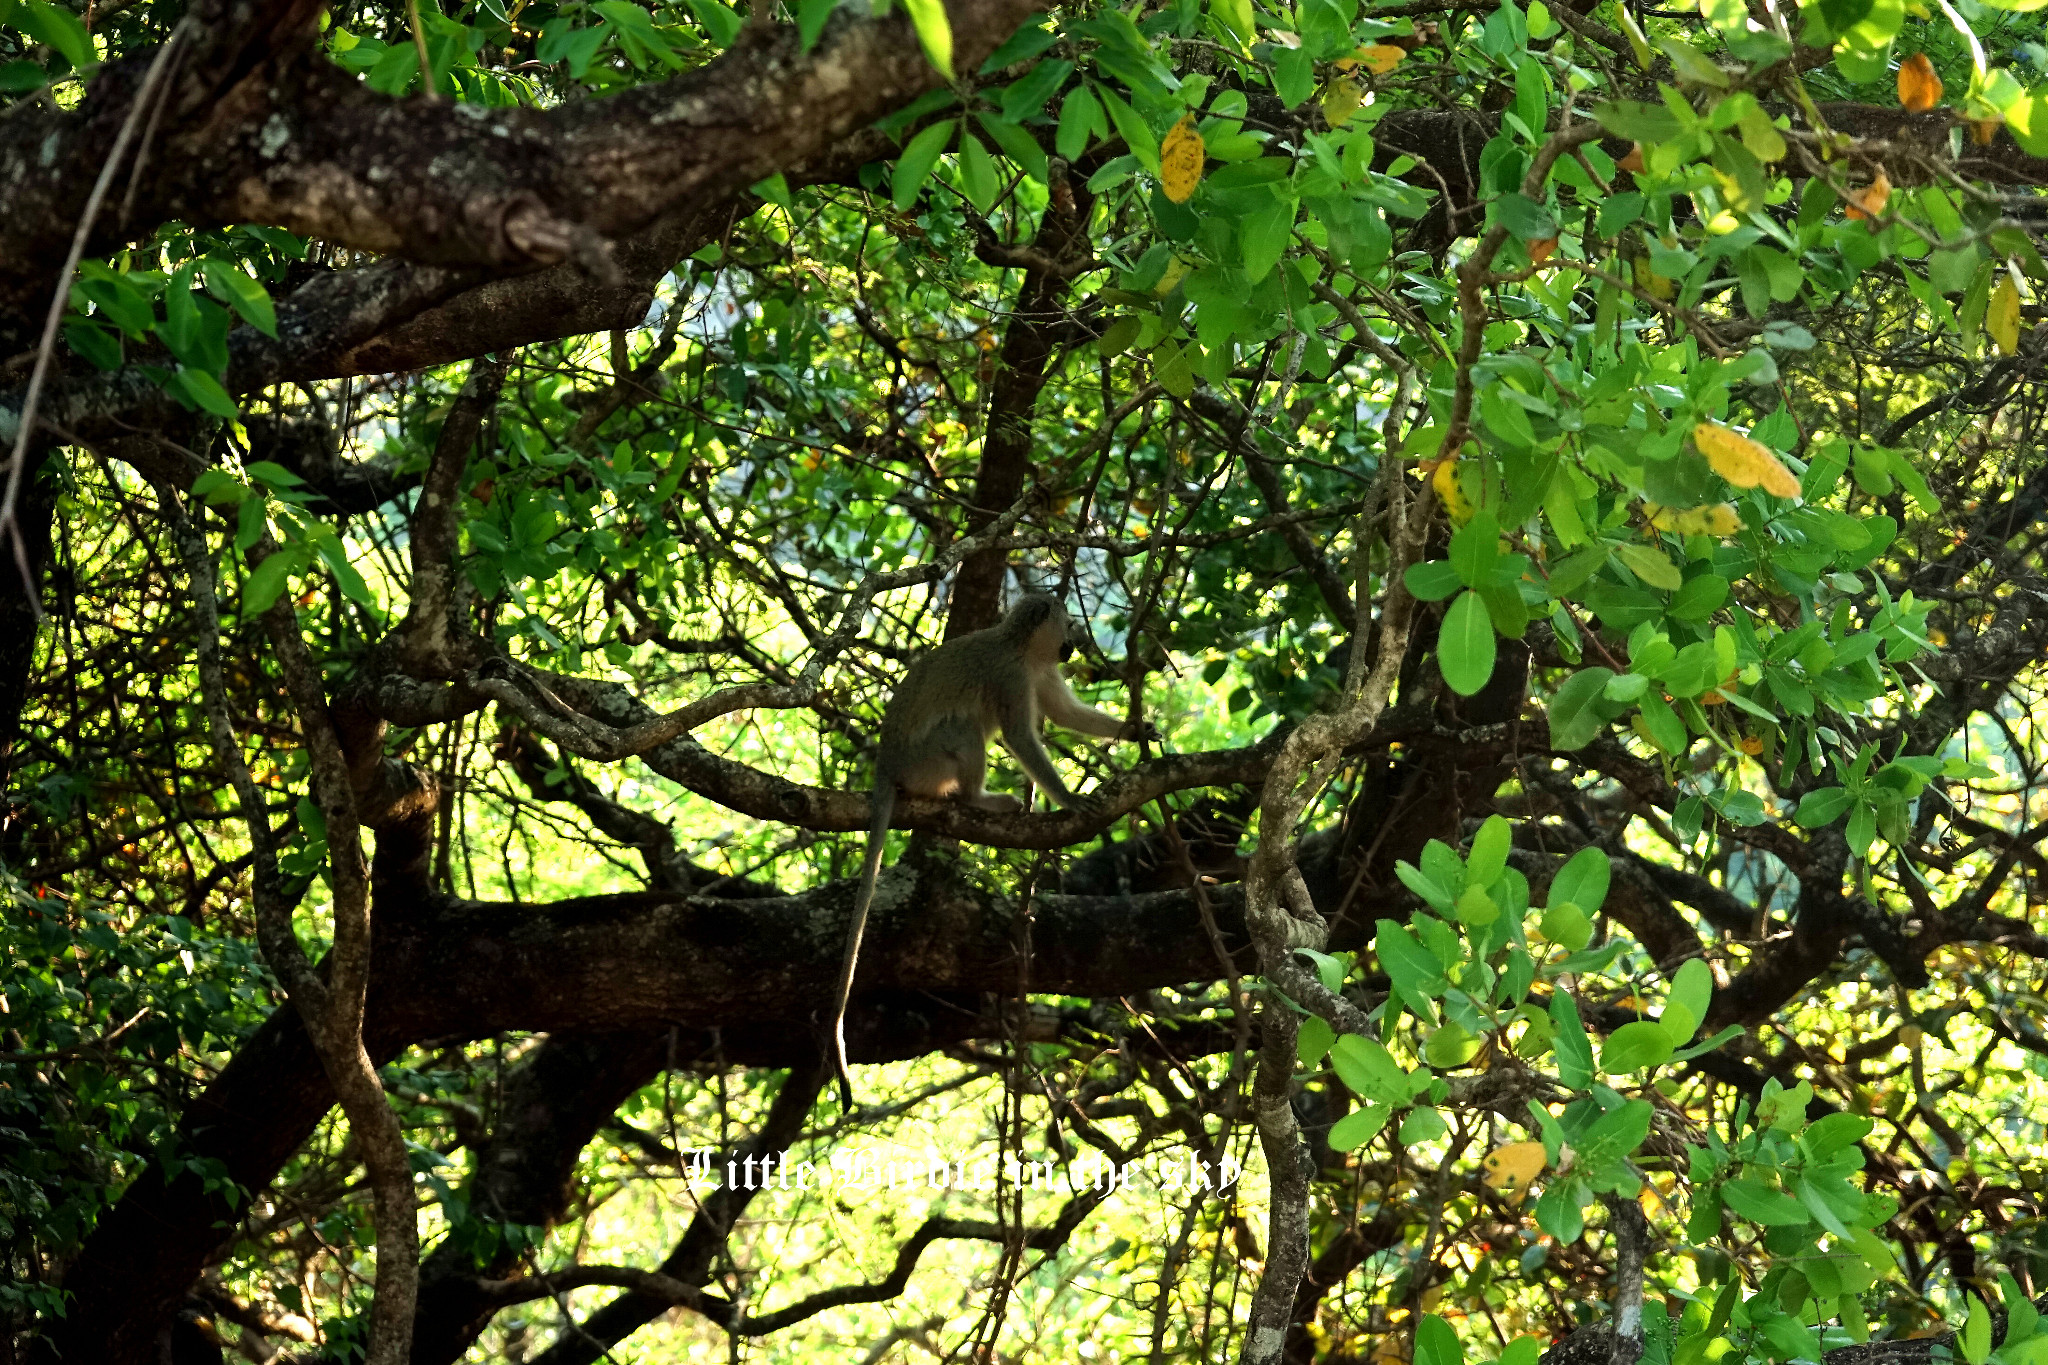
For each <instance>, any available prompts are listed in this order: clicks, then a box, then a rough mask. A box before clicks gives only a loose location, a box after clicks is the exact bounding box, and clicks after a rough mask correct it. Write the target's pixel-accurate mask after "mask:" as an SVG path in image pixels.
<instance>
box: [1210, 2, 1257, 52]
mask: <svg viewBox="0 0 2048 1365" xmlns="http://www.w3.org/2000/svg"><path fill="white" fill-rule="evenodd" d="M1209 13H1211V14H1213V15H1215V16H1216V18H1217V19H1218V20H1219V21H1220V22H1221V23H1222V24H1223V26H1224V27H1225V28H1227V29H1229V30H1230V31H1231V32H1232V33H1234V34H1236V35H1237V40H1238V41H1239V42H1241V43H1249V42H1250V41H1251V40H1252V39H1253V38H1254V37H1255V36H1257V34H1256V31H1255V30H1254V29H1253V28H1252V4H1251V0H1209Z"/></svg>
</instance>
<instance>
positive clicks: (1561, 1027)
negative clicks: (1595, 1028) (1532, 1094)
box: [1550, 990, 1594, 1090]
mask: <svg viewBox="0 0 2048 1365" xmlns="http://www.w3.org/2000/svg"><path fill="white" fill-rule="evenodd" d="M1550 1017H1551V1019H1552V1020H1553V1021H1554V1022H1555V1023H1556V1024H1557V1035H1556V1037H1555V1039H1554V1040H1553V1043H1552V1046H1553V1048H1554V1050H1555V1053H1556V1056H1557V1078H1558V1079H1559V1080H1561V1081H1563V1082H1564V1085H1565V1088H1566V1089H1567V1090H1584V1089H1585V1088H1586V1087H1587V1086H1589V1085H1591V1084H1592V1083H1593V1075H1594V1072H1593V1040H1592V1039H1591V1038H1588V1037H1587V1036H1586V1026H1585V1025H1584V1024H1583V1023H1581V1022H1580V1021H1579V1006H1578V1002H1577V1001H1575V1000H1573V999H1572V997H1571V992H1569V991H1564V990H1559V991H1556V992H1554V993H1553V994H1552V995H1551V997H1550Z"/></svg>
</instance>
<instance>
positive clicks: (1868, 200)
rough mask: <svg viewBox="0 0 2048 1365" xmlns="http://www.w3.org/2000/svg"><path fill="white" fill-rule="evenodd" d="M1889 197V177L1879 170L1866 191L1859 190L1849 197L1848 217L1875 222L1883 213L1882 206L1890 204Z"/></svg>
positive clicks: (1890, 193) (1890, 192) (1890, 185)
mask: <svg viewBox="0 0 2048 1365" xmlns="http://www.w3.org/2000/svg"><path fill="white" fill-rule="evenodd" d="M1891 197H1892V182H1891V177H1890V176H1888V175H1886V174H1885V173H1884V172H1883V171H1882V170H1879V171H1878V173H1877V179H1875V180H1873V181H1871V182H1870V185H1869V187H1868V188H1867V189H1863V190H1859V191H1857V192H1856V193H1854V194H1852V195H1851V196H1850V197H1849V216H1850V217H1851V218H1868V219H1870V220H1871V221H1872V222H1875V221H1876V220H1877V215H1878V214H1880V213H1883V212H1884V206H1885V205H1886V204H1888V203H1890V202H1891Z"/></svg>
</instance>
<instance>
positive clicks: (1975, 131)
mask: <svg viewBox="0 0 2048 1365" xmlns="http://www.w3.org/2000/svg"><path fill="white" fill-rule="evenodd" d="M2004 122H2005V120H2004V119H2002V118H1973V119H1971V120H1970V141H1972V142H1974V143H1976V144H1977V145H1978V146H1979V147H1989V146H1990V145H1991V141H1992V139H1993V138H1995V137H1997V136H1998V127H1999V125H2000V124H2002V123H2004Z"/></svg>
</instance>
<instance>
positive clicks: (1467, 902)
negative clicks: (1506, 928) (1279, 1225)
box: [1454, 816, 1500, 929]
mask: <svg viewBox="0 0 2048 1365" xmlns="http://www.w3.org/2000/svg"><path fill="white" fill-rule="evenodd" d="M1494 818H1496V819H1498V818H1499V817H1498V816H1496V817H1494ZM1454 909H1455V912H1456V915H1457V920H1458V923H1460V924H1462V925H1465V926H1466V927H1467V928H1470V929H1484V928H1485V927H1486V926H1487V925H1489V924H1491V923H1493V922H1494V921H1495V920H1497V919H1499V918H1500V906H1499V905H1497V904H1496V903H1495V902H1494V899H1493V897H1491V896H1489V895H1487V894H1486V891H1485V889H1484V888H1482V887H1478V886H1468V887H1466V888H1465V889H1464V890H1463V891H1462V892H1460V893H1459V895H1458V903H1457V905H1456V906H1455V907H1454Z"/></svg>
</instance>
